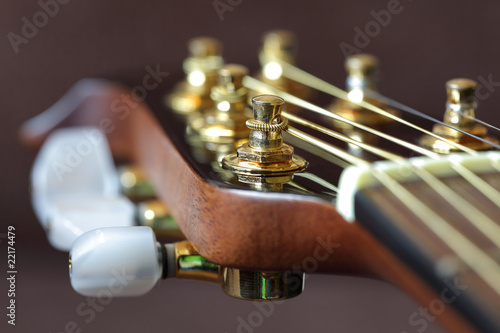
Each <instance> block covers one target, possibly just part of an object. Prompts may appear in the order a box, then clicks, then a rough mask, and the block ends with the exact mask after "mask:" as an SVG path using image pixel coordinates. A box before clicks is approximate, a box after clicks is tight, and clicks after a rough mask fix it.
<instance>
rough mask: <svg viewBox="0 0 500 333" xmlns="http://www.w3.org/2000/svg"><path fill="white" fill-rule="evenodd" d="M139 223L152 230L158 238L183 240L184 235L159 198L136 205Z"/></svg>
mask: <svg viewBox="0 0 500 333" xmlns="http://www.w3.org/2000/svg"><path fill="white" fill-rule="evenodd" d="M137 215H138V219H139V224H140V225H145V226H148V227H150V228H151V229H153V230H154V232H155V235H156V237H157V238H158V239H161V240H163V241H178V240H184V239H186V237H185V236H184V234H183V233H182V231H181V230H180V228H179V225H178V224H177V222H175V220H174V218H173V217H172V215H170V210H169V209H168V207H167V206H166V205H165V204H164V203H163V202H161V201H159V200H148V201H144V202H141V203H139V204H138V205H137Z"/></svg>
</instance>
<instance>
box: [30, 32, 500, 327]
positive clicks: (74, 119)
mask: <svg viewBox="0 0 500 333" xmlns="http://www.w3.org/2000/svg"><path fill="white" fill-rule="evenodd" d="M188 50H189V52H188V53H189V56H188V58H187V59H186V61H185V62H184V64H183V69H184V72H185V79H184V80H183V81H182V82H180V83H178V84H177V85H176V86H175V87H172V86H170V85H169V84H167V83H165V84H164V85H160V89H155V90H152V91H148V93H147V96H146V97H145V100H137V99H136V100H133V97H134V96H133V95H131V94H130V91H129V90H127V89H126V88H124V87H122V86H119V85H116V84H112V83H107V82H102V81H85V82H82V83H80V84H78V85H77V86H75V88H73V90H72V91H71V92H70V93H68V95H67V96H72V100H73V105H75V102H74V101H75V100H76V101H77V103H76V104H77V105H78V106H77V107H76V108H73V109H72V110H65V111H64V112H66V113H65V115H64V116H59V117H57V118H58V119H60V120H61V121H59V122H58V123H56V124H51V125H49V126H48V125H47V124H46V123H45V124H44V126H45V128H46V130H44V131H38V132H36V133H35V131H33V128H35V127H37V125H40V124H41V123H43V120H41V119H42V118H43V117H42V118H40V119H38V120H37V119H35V120H32V121H31V122H30V123H28V124H27V125H26V126H25V127H24V129H23V131H24V134H23V135H24V140H25V142H27V143H34V144H39V143H40V142H41V141H42V140H43V139H44V138H45V137H46V136H47V135H48V133H49V132H51V131H52V130H53V129H55V128H56V127H59V126H66V125H72V126H74V125H80V126H81V125H93V126H98V127H101V130H102V131H103V132H105V133H106V135H107V139H108V140H109V144H110V147H111V150H112V152H113V154H114V156H115V158H118V159H120V160H127V161H128V162H132V163H134V164H136V165H137V166H138V167H139V168H140V169H141V170H142V171H143V172H144V174H145V175H147V178H148V180H149V182H150V183H151V184H152V187H153V188H154V195H155V196H158V198H159V199H160V200H161V202H162V203H164V204H166V206H163V205H160V206H159V207H160V208H158V206H156V207H157V208H156V209H158V210H159V211H161V210H162V209H163V211H165V209H166V207H168V212H169V213H171V216H172V217H173V218H174V219H175V221H176V224H177V225H178V227H179V229H177V232H178V233H177V235H178V236H179V235H181V236H179V237H182V236H184V237H185V238H186V239H187V240H188V241H186V242H179V243H175V244H174V245H172V244H167V245H158V243H157V241H156V238H161V237H160V236H159V235H160V231H161V229H162V228H171V226H170V227H166V226H165V225H163V227H160V228H158V227H157V228H156V229H155V232H154V233H153V232H152V231H151V229H148V228H145V227H143V226H141V227H140V229H116V230H114V229H97V230H91V231H89V232H88V233H86V234H84V235H82V236H81V237H79V238H78V239H77V240H76V242H75V243H74V245H73V250H72V252H71V265H70V270H71V275H72V278H73V285H74V287H75V289H77V290H78V291H79V292H81V293H83V294H86V295H93V294H95V293H96V292H97V291H98V290H99V287H100V286H101V285H102V283H105V282H106V281H107V280H108V279H109V278H110V277H111V275H110V274H112V271H113V269H114V270H116V269H119V268H124V269H126V270H127V271H130V272H133V273H132V275H134V276H135V277H136V279H135V280H134V281H135V282H133V283H131V284H130V289H128V292H127V293H124V294H123V295H137V294H142V293H144V292H147V291H148V290H149V289H151V288H152V287H153V286H154V284H155V283H156V281H157V280H158V279H160V278H167V277H173V276H176V277H179V278H197V279H203V280H208V281H214V282H218V283H221V284H222V286H223V289H224V291H225V292H226V293H227V294H229V295H231V296H234V297H238V298H243V299H259V300H273V299H282V298H290V297H294V296H297V295H298V294H300V292H301V291H302V288H303V279H304V272H307V273H340V274H356V275H363V276H371V277H378V278H383V279H385V280H388V281H390V282H393V283H395V284H397V285H398V286H400V287H401V288H403V289H405V290H407V291H408V292H409V293H411V294H412V295H413V296H414V297H416V298H417V299H418V300H419V301H421V302H424V303H426V302H429V301H430V300H432V299H434V298H435V295H436V293H439V292H440V291H441V290H443V288H446V286H447V284H446V283H448V282H449V281H450V279H453V278H455V279H457V278H460V279H462V278H466V279H467V281H468V291H467V292H464V294H465V295H464V296H462V297H459V298H458V299H457V301H454V302H450V303H453V304H452V306H450V307H449V311H447V315H446V316H443V317H442V319H443V322H444V323H445V324H446V325H447V326H448V327H450V329H452V330H454V331H468V330H470V329H472V328H471V327H472V326H471V322H472V323H473V324H472V325H473V326H475V327H479V329H490V328H491V327H498V323H497V321H496V319H495V316H494V315H492V311H491V310H488V308H489V309H491V308H493V309H498V308H499V304H500V303H499V299H500V297H499V295H498V290H497V287H496V285H495V283H494V282H492V281H493V280H494V277H496V276H497V274H498V272H497V270H498V267H497V266H499V264H498V260H497V259H496V258H494V257H493V258H492V255H491V251H490V250H491V248H492V247H497V246H498V245H500V244H499V243H496V242H497V241H498V240H497V238H496V235H497V233H496V230H497V228H498V226H497V225H498V215H497V213H498V212H499V207H500V206H498V203H499V202H500V200H499V199H498V198H499V197H500V193H499V192H498V191H499V190H500V183H499V181H498V179H497V178H498V170H499V169H498V166H497V161H498V160H499V156H498V153H496V152H490V153H483V152H478V151H482V150H485V151H490V150H495V149H497V148H499V145H498V140H497V139H496V138H495V136H494V135H493V134H491V132H493V130H494V127H493V126H491V125H489V124H486V123H484V122H481V121H480V120H479V119H477V118H476V115H475V110H476V106H477V105H476V103H475V100H474V89H475V86H476V84H475V82H473V81H471V80H466V79H454V80H451V81H449V82H448V83H447V84H446V89H447V93H448V101H447V104H446V109H445V110H443V113H444V118H443V120H442V121H441V120H437V119H431V118H430V117H428V116H426V115H424V114H422V113H420V112H418V111H417V110H414V109H412V108H410V107H407V106H405V105H402V104H400V103H398V102H396V101H394V100H392V99H390V98H387V97H385V96H383V95H381V94H380V93H379V92H378V91H377V88H376V82H377V77H378V75H377V73H378V67H379V60H378V59H377V58H376V57H374V56H372V55H364V54H359V55H353V56H351V57H349V58H348V59H347V60H346V64H345V66H346V74H347V75H346V76H347V79H346V88H345V90H343V89H339V88H337V87H335V86H333V85H331V84H329V83H328V82H326V81H324V80H322V79H320V78H317V77H314V76H312V75H311V74H308V73H306V72H304V71H302V70H300V69H299V68H298V67H297V66H296V65H295V54H296V51H297V48H296V39H295V38H294V36H293V34H291V33H289V32H285V31H273V32H270V33H268V34H266V35H265V36H264V39H263V45H262V48H261V50H260V53H259V60H260V62H261V65H262V68H261V69H260V70H258V71H257V72H256V74H255V75H254V76H250V75H249V73H250V71H249V70H248V69H246V68H245V67H244V66H242V65H236V64H226V65H224V64H223V58H222V47H221V44H220V43H219V42H218V41H216V40H214V39H212V38H207V37H203V38H195V39H193V40H191V41H190V42H189V43H188ZM313 91H319V92H316V93H314V94H313ZM124 95H125V96H129V97H131V98H132V99H131V98H128V99H125V100H124V99H123V96H124ZM136 97H137V96H136ZM65 98H66V99H69V98H70V97H65ZM63 100H64V98H63ZM117 101H119V102H117ZM249 101H252V102H251V105H250V104H249ZM61 103H62V104H61ZM119 103H121V104H119ZM61 105H63V108H64V105H68V104H64V103H63V102H60V105H59V108H55V109H52V110H49V112H52V114H54V113H57V112H61V111H60V109H61ZM113 105H114V106H116V105H120V106H121V108H119V109H118V108H116V107H113ZM437 105H440V103H439V102H438V103H437ZM110 106H111V107H110ZM127 108H128V109H127ZM56 109H59V110H56ZM54 110H55V111H54ZM103 119H106V123H107V124H108V126H104V127H103ZM109 124H111V125H113V126H109ZM111 128H113V129H112V130H111ZM454 152H460V153H458V154H451V153H454ZM416 155H423V157H418V158H410V157H413V156H416ZM382 160H383V161H382ZM436 184H437V185H436ZM459 189H460V190H459ZM464 189H465V190H464ZM469 189H472V190H471V191H469ZM472 192H473V193H477V196H482V197H484V198H485V200H484V201H487V203H486V204H483V202H481V203H479V202H477V200H475V199H473V198H471V196H470V195H468V194H467V193H472ZM474 195H476V194H474ZM457 198H458V199H457ZM488 200H489V201H488ZM490 201H491V202H490ZM436 202H439V203H440V205H441V207H443V209H440V207H437V206H436V205H435V203H436ZM149 207H153V206H149ZM444 207H446V209H444ZM449 210H454V212H453V213H450V214H446V212H447V211H449ZM148 211H153V210H152V208H151V209H145V210H144V209H143V210H142V212H143V213H142V214H141V215H142V216H146V215H148V214H147V213H146V212H148ZM445 211H446V212H445ZM478 212H479V213H478ZM151 214H153V215H154V213H151V212H150V213H149V216H150V217H151V216H152V215H151ZM481 214H482V215H481ZM163 215H167V214H163ZM479 215H480V217H479V218H478V220H479V222H477V221H476V217H477V216H479ZM409 216H411V218H410V217H409ZM429 219H431V221H429ZM142 224H143V225H144V224H146V225H149V226H151V225H153V226H154V224H151V223H150V224H147V223H146V222H144V221H143V222H142ZM417 225H418V227H416V226H417ZM436 225H439V227H435V226H436ZM134 228H138V227H134ZM436 228H437V229H436ZM447 228H448V229H447ZM174 229H175V228H174ZM169 230H170V229H169ZM179 230H180V231H182V234H180V231H179ZM443 230H454V231H453V232H452V233H453V234H454V235H459V236H455V237H451V238H449V235H447V233H446V232H443ZM135 231H137V232H135ZM169 234H170V235H172V233H169ZM464 235H465V236H464ZM467 236H470V239H469V238H468V237H467ZM461 237H462V238H463V237H465V238H466V239H465V241H463V240H462V238H461ZM96 239H104V240H109V241H103V242H97V241H96ZM457 239H461V240H462V241H457ZM128 242H134V244H136V245H134V246H133V247H131V246H129V245H127V243H128ZM96 244H97V245H96ZM110 244H113V245H110ZM120 244H121V245H120ZM457 244H458V245H457ZM463 244H466V245H465V246H466V248H467V249H469V250H470V249H472V250H471V251H472V252H470V251H469V252H468V251H465V252H464V251H462V250H460V249H459V248H460V246H461V245H463ZM116 248H120V251H118V252H119V253H118V254H116V255H115V256H113V257H112V256H110V255H108V254H107V253H110V252H115V253H116V252H117V251H115V250H113V249H116ZM93 251H95V252H93ZM92 253H94V254H92ZM468 253H469V254H468ZM470 253H474V256H472V257H471V256H470ZM477 258H479V259H478V262H479V263H480V264H477V263H476V262H475V259H477ZM443 262H445V263H446V265H448V266H446V267H447V270H444V268H443V267H444V266H443V265H445V264H443ZM450 263H451V264H450ZM450 265H451V266H450ZM91 267H97V268H96V269H95V270H94V275H92V276H90V277H89V271H90V270H91ZM463 267H465V269H464V268H463ZM445 271H446V274H445V275H443V274H444V273H443V272H445ZM141 274H143V275H142V277H143V278H142V279H141V278H139V277H140V276H139V275H141ZM493 312H494V311H493ZM465 318H467V319H465Z"/></svg>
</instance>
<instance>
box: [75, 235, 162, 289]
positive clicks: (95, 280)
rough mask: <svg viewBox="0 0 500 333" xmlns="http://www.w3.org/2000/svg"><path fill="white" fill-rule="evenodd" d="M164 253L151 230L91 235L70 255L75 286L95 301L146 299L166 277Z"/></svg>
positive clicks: (81, 240) (82, 236)
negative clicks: (110, 298)
mask: <svg viewBox="0 0 500 333" xmlns="http://www.w3.org/2000/svg"><path fill="white" fill-rule="evenodd" d="M160 249H161V247H160V244H159V243H158V242H157V241H156V238H155V235H154V233H153V230H152V229H151V228H149V227H112V228H102V229H95V230H91V231H88V232H86V233H85V234H83V235H81V236H80V237H79V238H78V239H77V240H76V241H75V243H74V244H73V248H72V249H71V252H70V256H69V258H70V264H69V272H70V273H69V275H70V278H71V285H72V286H73V289H75V290H76V291H77V292H78V293H80V294H82V295H85V296H91V297H102V296H104V295H106V296H140V295H143V294H145V293H147V292H148V291H149V290H151V289H152V288H153V286H154V285H155V284H156V282H157V281H158V280H159V279H160V277H161V276H162V266H163V265H162V253H161V250H160Z"/></svg>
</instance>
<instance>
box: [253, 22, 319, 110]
mask: <svg viewBox="0 0 500 333" xmlns="http://www.w3.org/2000/svg"><path fill="white" fill-rule="evenodd" d="M297 44H298V43H297V38H296V36H295V35H294V34H293V33H292V32H290V31H286V30H273V31H269V32H267V33H266V34H265V35H264V36H263V41H262V49H261V50H260V52H259V61H260V65H261V67H262V70H261V71H260V72H259V73H257V74H256V78H258V79H259V80H261V81H263V82H265V83H267V84H269V85H271V86H273V87H276V88H278V89H280V90H283V91H286V92H289V93H291V94H293V95H295V96H298V97H300V98H308V97H309V96H310V94H311V89H310V88H309V87H306V86H304V85H302V84H300V83H297V82H295V81H293V80H290V79H288V78H286V77H284V76H282V73H283V68H282V66H281V65H280V63H279V62H277V61H276V60H280V61H284V62H286V63H289V64H294V63H295V58H296V54H297ZM269 93H270V92H269V91H266V90H265V89H261V90H258V91H250V93H249V94H248V97H249V99H248V102H249V104H251V100H252V97H254V96H256V95H261V94H269ZM295 110H298V108H297V107H295V106H290V105H288V106H287V111H288V112H291V111H295Z"/></svg>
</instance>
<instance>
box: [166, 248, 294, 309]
mask: <svg viewBox="0 0 500 333" xmlns="http://www.w3.org/2000/svg"><path fill="white" fill-rule="evenodd" d="M174 249H175V277H176V278H179V279H191V280H202V281H208V282H216V283H220V284H221V285H222V290H223V291H224V292H225V293H226V294H227V295H229V296H231V297H235V298H239V299H244V300H251V301H263V300H281V299H288V298H292V297H295V296H298V295H299V294H300V293H301V292H302V290H303V289H304V273H292V272H260V271H245V270H240V269H237V268H229V267H221V266H219V265H216V264H213V263H211V262H209V261H208V260H206V259H204V258H203V257H202V256H201V255H200V254H199V253H198V252H197V251H196V249H195V248H194V246H193V245H192V244H191V243H190V242H188V241H184V242H178V243H175V244H174Z"/></svg>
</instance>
